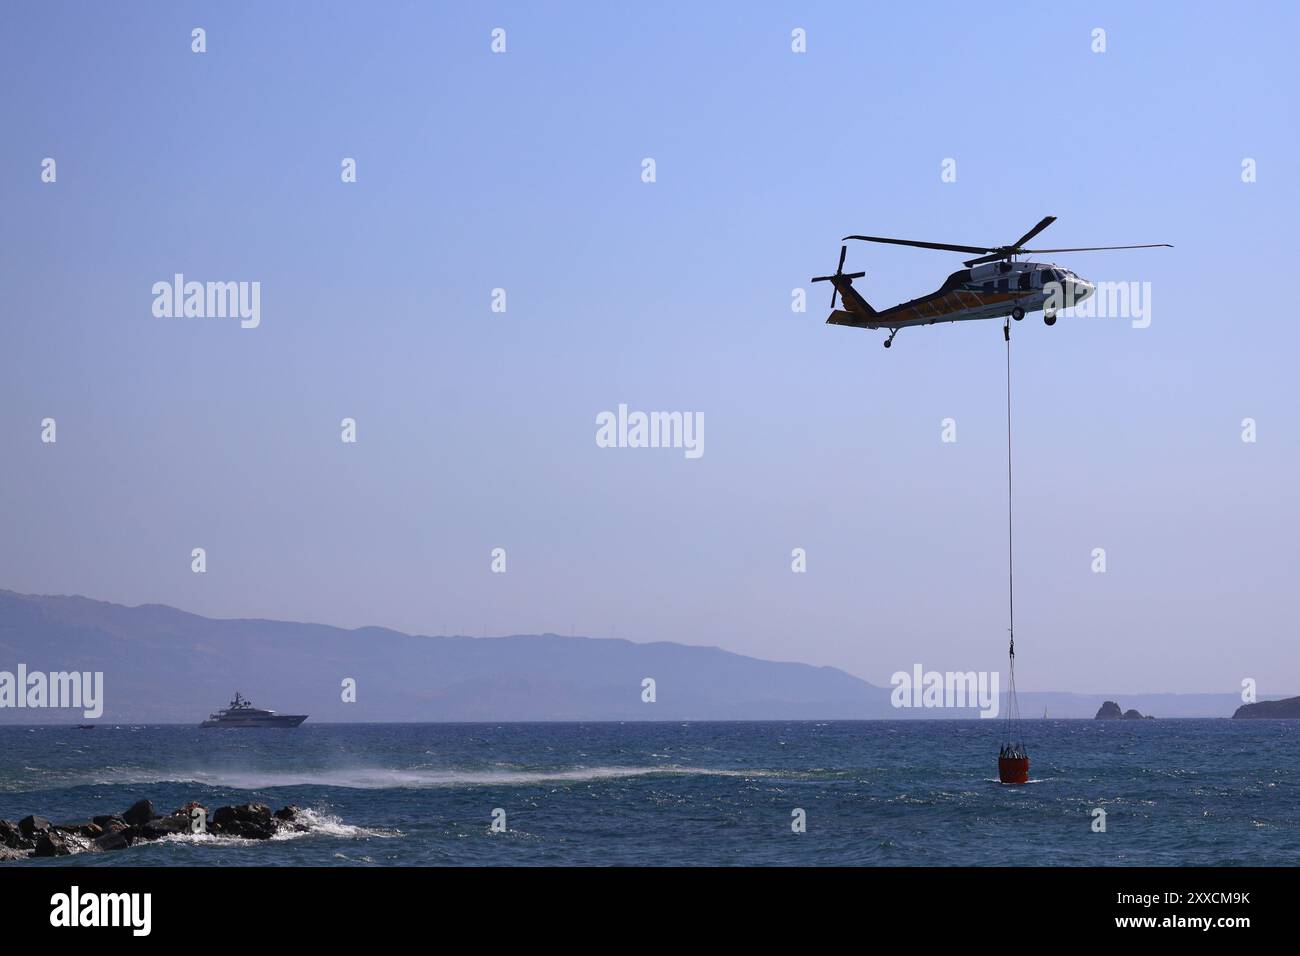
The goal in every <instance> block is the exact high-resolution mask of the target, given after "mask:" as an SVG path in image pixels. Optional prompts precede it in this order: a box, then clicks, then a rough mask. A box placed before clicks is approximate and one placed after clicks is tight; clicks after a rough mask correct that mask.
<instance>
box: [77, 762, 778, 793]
mask: <svg viewBox="0 0 1300 956" xmlns="http://www.w3.org/2000/svg"><path fill="white" fill-rule="evenodd" d="M656 775H662V776H717V777H765V776H772V775H773V774H772V772H771V771H766V770H713V769H708V768H704V767H678V766H654V767H575V768H570V769H555V770H516V769H490V768H489V769H461V768H432V767H416V768H410V769H390V768H385V767H343V768H330V769H320V770H267V771H257V770H229V771H227V770H187V771H177V772H176V773H166V772H154V773H148V772H141V771H138V770H137V771H132V772H128V773H123V774H120V775H119V774H112V775H108V776H105V775H103V774H102V773H101V774H99V775H97V776H96V779H95V781H94V782H95V783H96V784H99V785H112V784H132V785H146V784H163V783H174V784H200V785H203V786H208V787H221V788H231V789H235V790H270V789H274V788H276V787H339V788H342V789H346V790H389V789H428V788H435V787H526V786H535V785H546V784H557V785H565V784H581V783H596V782H599V781H603V780H618V779H622V778H630V777H648V776H656Z"/></svg>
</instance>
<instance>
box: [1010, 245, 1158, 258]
mask: <svg viewBox="0 0 1300 956" xmlns="http://www.w3.org/2000/svg"><path fill="white" fill-rule="evenodd" d="M1172 248H1173V246H1172V245H1171V244H1170V243H1168V242H1148V243H1144V244H1142V245H1140V246H1076V247H1075V248H1073V249H1021V250H1020V251H1021V252H1024V253H1034V254H1036V255H1037V254H1039V253H1044V252H1098V251H1100V250H1102V249H1172Z"/></svg>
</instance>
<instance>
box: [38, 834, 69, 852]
mask: <svg viewBox="0 0 1300 956" xmlns="http://www.w3.org/2000/svg"><path fill="white" fill-rule="evenodd" d="M71 855H72V847H70V846H69V845H68V840H67V837H65V836H64V835H63V834H62V833H59V832H58V831H57V830H47V831H45V832H44V833H42V834H41V835H40V836H39V837H37V838H36V852H35V853H33V854H32V856H71Z"/></svg>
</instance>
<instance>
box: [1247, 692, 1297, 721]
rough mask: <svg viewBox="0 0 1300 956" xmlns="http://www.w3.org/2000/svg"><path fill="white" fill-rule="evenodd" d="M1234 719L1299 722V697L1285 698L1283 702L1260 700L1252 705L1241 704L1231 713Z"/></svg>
mask: <svg viewBox="0 0 1300 956" xmlns="http://www.w3.org/2000/svg"><path fill="white" fill-rule="evenodd" d="M1232 716H1233V717H1234V718H1237V717H1242V718H1247V717H1253V718H1257V719H1258V718H1263V719H1265V720H1300V697H1287V698H1286V699H1284V700H1261V701H1258V702H1256V703H1254V704H1242V705H1241V706H1240V707H1238V708H1237V709H1236V711H1234V712H1233V714H1232Z"/></svg>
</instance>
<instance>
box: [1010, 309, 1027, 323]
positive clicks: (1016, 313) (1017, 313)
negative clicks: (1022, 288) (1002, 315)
mask: <svg viewBox="0 0 1300 956" xmlns="http://www.w3.org/2000/svg"><path fill="white" fill-rule="evenodd" d="M1011 317H1012V318H1013V319H1015V320H1016V321H1017V322H1019V321H1020V320H1021V319H1023V318H1024V317H1025V310H1024V309H1022V308H1020V306H1016V307H1015V308H1014V309H1012V310H1011Z"/></svg>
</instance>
